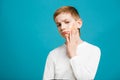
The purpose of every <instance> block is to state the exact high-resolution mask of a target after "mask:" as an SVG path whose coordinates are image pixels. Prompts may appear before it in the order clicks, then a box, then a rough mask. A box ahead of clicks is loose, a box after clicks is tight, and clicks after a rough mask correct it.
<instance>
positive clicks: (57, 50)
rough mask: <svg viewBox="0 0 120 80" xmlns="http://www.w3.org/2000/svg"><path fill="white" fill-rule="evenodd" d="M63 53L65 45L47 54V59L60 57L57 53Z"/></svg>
mask: <svg viewBox="0 0 120 80" xmlns="http://www.w3.org/2000/svg"><path fill="white" fill-rule="evenodd" d="M64 51H65V44H63V45H61V46H59V47H56V48H54V49H53V50H51V51H50V52H49V54H48V57H54V56H58V55H60V54H59V53H61V52H64Z"/></svg>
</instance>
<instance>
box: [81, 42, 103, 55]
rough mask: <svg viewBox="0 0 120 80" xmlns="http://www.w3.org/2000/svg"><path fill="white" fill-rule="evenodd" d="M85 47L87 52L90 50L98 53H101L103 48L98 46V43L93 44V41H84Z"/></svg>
mask: <svg viewBox="0 0 120 80" xmlns="http://www.w3.org/2000/svg"><path fill="white" fill-rule="evenodd" d="M83 48H84V49H85V50H86V51H87V52H90V53H95V54H96V53H97V54H98V55H101V50H100V48H99V47H98V46H96V45H93V44H91V43H88V42H86V41H85V42H84V45H83Z"/></svg>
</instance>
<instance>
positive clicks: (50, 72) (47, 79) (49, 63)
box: [43, 55, 54, 80]
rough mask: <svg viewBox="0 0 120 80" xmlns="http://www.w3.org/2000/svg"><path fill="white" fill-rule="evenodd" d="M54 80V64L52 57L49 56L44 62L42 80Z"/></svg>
mask: <svg viewBox="0 0 120 80" xmlns="http://www.w3.org/2000/svg"><path fill="white" fill-rule="evenodd" d="M51 79H54V62H53V60H52V57H51V56H50V55H49V56H48V58H47V60H46V65H45V70H44V75H43V80H51Z"/></svg>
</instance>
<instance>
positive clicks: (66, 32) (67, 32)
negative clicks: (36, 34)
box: [62, 31, 70, 35]
mask: <svg viewBox="0 0 120 80" xmlns="http://www.w3.org/2000/svg"><path fill="white" fill-rule="evenodd" d="M69 33H70V32H69V31H64V32H62V35H65V34H69Z"/></svg>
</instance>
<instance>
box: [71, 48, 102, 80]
mask: <svg viewBox="0 0 120 80" xmlns="http://www.w3.org/2000/svg"><path fill="white" fill-rule="evenodd" d="M99 59H100V50H99V49H98V50H97V51H95V52H94V55H89V56H88V57H87V58H84V57H82V56H80V55H79V56H75V57H73V58H71V59H70V64H71V66H72V69H73V73H74V75H75V77H76V79H77V80H94V77H95V74H96V71H97V67H98V64H99Z"/></svg>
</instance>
